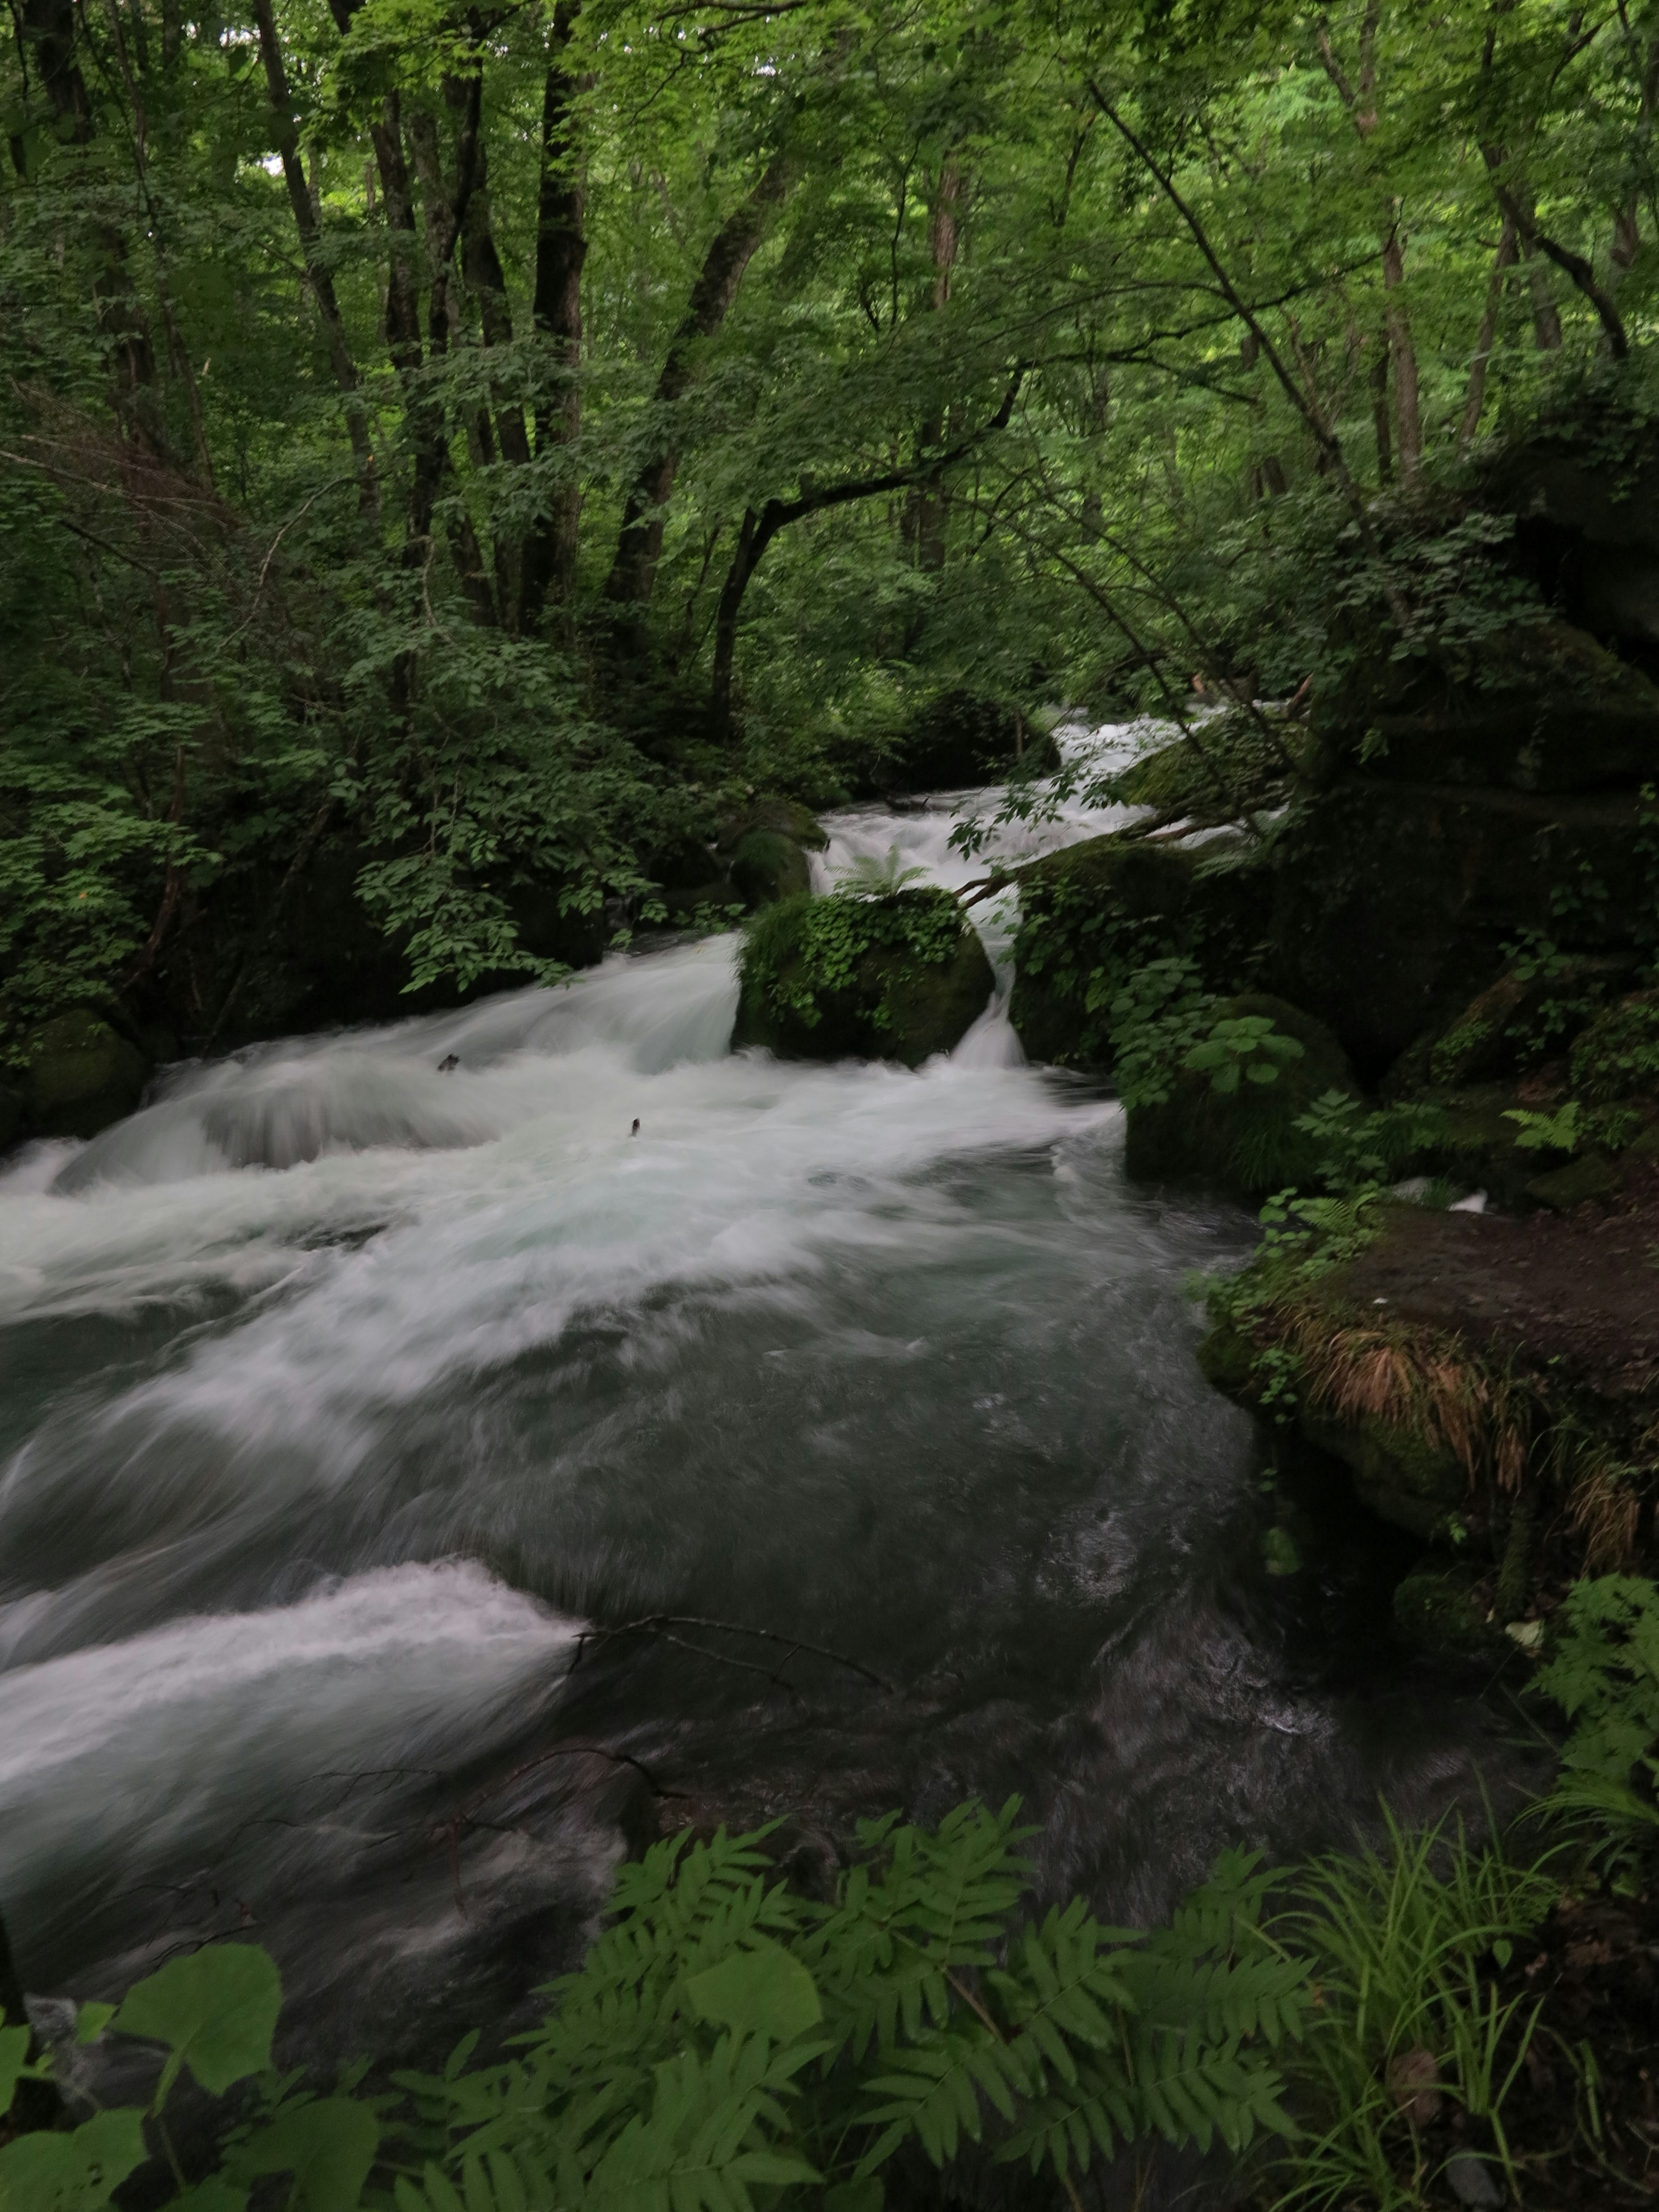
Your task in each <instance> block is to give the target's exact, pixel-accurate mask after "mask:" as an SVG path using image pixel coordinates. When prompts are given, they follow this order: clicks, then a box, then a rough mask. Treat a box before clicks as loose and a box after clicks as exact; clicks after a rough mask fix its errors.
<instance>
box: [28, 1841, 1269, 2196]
mask: <svg viewBox="0 0 1659 2212" xmlns="http://www.w3.org/2000/svg"><path fill="white" fill-rule="evenodd" d="M1017 1809H1018V1808H1017V1804H1016V1802H1012V1801H1011V1802H1010V1803H1009V1804H1008V1805H1006V1806H1005V1807H1004V1808H1003V1810H1002V1812H1001V1813H1000V1814H996V1815H994V1816H993V1815H992V1814H988V1813H987V1812H985V1811H984V1810H983V1809H982V1808H979V1807H977V1806H964V1807H963V1808H959V1809H958V1810H957V1812H955V1813H953V1814H950V1815H949V1816H948V1817H947V1818H946V1819H945V1820H944V1821H943V1822H942V1823H941V1824H940V1826H939V1828H938V1829H937V1830H936V1831H933V1832H928V1831H927V1830H924V1829H921V1828H917V1827H909V1826H901V1825H900V1824H899V1822H898V1820H897V1819H896V1817H891V1818H889V1819H887V1820H879V1821H874V1822H870V1823H867V1824H866V1825H865V1826H863V1827H862V1828H861V1829H860V1832H859V1846H858V1855H857V1857H856V1858H855V1860H854V1863H853V1864H852V1866H851V1867H849V1868H848V1869H847V1870H846V1872H845V1873H843V1875H842V1876H841V1878H840V1880H839V1881H838V1882H837V1884H836V1892H835V1894H834V1896H833V1897H832V1898H831V1899H829V1900H828V1901H824V1902H820V1901H817V1900H815V1899H809V1898H805V1897H803V1896H800V1895H799V1894H798V1893H795V1892H793V1891H792V1890H790V1889H789V1888H788V1887H787V1885H786V1884H785V1883H784V1882H783V1881H781V1880H779V1879H778V1878H777V1876H776V1875H775V1872H774V1870H773V1869H772V1868H771V1866H770V1865H769V1862H768V1860H767V1858H766V1856H765V1853H764V1851H763V1849H762V1848H761V1845H762V1844H763V1833H762V1834H760V1835H754V1836H744V1837H736V1838H732V1837H728V1836H727V1835H726V1832H725V1831H724V1830H722V1831H721V1832H720V1834H719V1835H717V1836H716V1837H715V1838H714V1839H713V1840H712V1841H710V1842H707V1843H700V1844H693V1843H691V1842H690V1839H689V1838H688V1837H686V1836H684V1835H682V1836H680V1837H677V1838H674V1839H672V1840H671V1841H669V1842H665V1843H662V1844H657V1845H655V1846H653V1849H652V1850H649V1851H648V1852H647V1854H646V1857H645V1858H644V1859H643V1861H642V1862H641V1863H638V1864H636V1865H631V1866H627V1867H624V1868H623V1869H622V1871H621V1874H620V1875H619V1876H618V1879H617V1889H616V1893H615V1895H614V1897H613V1899H612V1909H611V1920H610V1923H609V1924H608V1926H607V1927H606V1928H605V1930H604V1932H603V1933H602V1934H601V1936H599V1940H598V1942H596V1943H595V1944H594V1946H593V1948H592V1950H591V1951H590V1953H589V1954H588V1957H587V1959H586V1962H585V1963H584V1965H583V1966H582V1967H581V1968H580V1971H579V1972H576V1973H574V1974H571V1975H568V1976H567V1977H565V1978H564V1979H563V1980H562V1982H560V1983H558V1984H555V1986H554V1989H553V1991H552V1995H553V1996H554V1998H555V2000H556V2002H555V2004H554V2008H553V2009H552V2010H551V2011H550V2013H549V2015H548V2016H547V2018H546V2019H545V2021H544V2022H543V2023H542V2025H541V2026H540V2027H538V2028H537V2029H535V2030H534V2031H532V2033H529V2034H527V2035H526V2036H523V2037H520V2039H518V2046H519V2047H518V2051H517V2054H516V2055H515V2056H514V2057H512V2058H511V2059H509V2060H508V2061H507V2063H502V2064H497V2065H489V2066H483V2067H476V2068H475V2067H471V2066H470V2065H469V2063H468V2062H469V2060H470V2058H471V2052H472V2049H473V2047H474V2045H476V2042H477V2038H476V2036H474V2037H469V2038H467V2039H466V2040H465V2042H464V2043H463V2044H462V2045H460V2047H459V2050H458V2051H456V2053H455V2055H454V2057H453V2059H452V2061H451V2063H450V2064H449V2066H448V2067H447V2069H446V2070H445V2072H444V2074H443V2075H441V2076H437V2075H419V2074H406V2075H399V2076H398V2077H397V2086H398V2088H400V2089H401V2090H402V2091H403V2092H404V2097H405V2099H406V2103H405V2105H404V2107H403V2108H402V2110H401V2111H400V2112H396V2113H393V2114H390V2115H388V2114H387V2113H386V2111H385V2105H386V2100H375V2101H374V2103H373V2104H371V2103H369V2102H367V2101H364V2100H359V2099H357V2098H356V2097H355V2096H353V2095H350V2094H349V2093H346V2094H340V2095H336V2096H334V2097H329V2098H323V2099H318V2098H313V2097H309V2096H307V2095H306V2094H305V2093H301V2092H297V2091H296V2090H295V2086H294V2080H293V2077H289V2078H288V2079H287V2080H286V2081H284V2080H283V2079H281V2078H279V2077H276V2076H272V2075H270V2074H269V2073H268V2071H266V2069H269V2065H270V2043H271V2035H272V2032H273V2030H274V2028H275V2026H276V2013H277V2002H278V1998H279V1993H280V1992H279V1984H278V1983H277V1978H276V1968H275V1966H273V1965H272V1964H271V1962H270V1960H269V1959H268V1958H267V1957H266V1956H265V1954H264V1953H263V1952H261V1951H258V1950H255V1949H252V1948H248V1947H246V1946H240V1945H224V1946H222V1947H219V1948H216V1949H213V1950H208V1951H204V1952H201V1953H199V1954H197V1955H196V1956H195V1957H193V1958H188V1959H182V1960H174V1961H173V1962H172V1964H170V1965H169V1966H166V1967H164V1968H163V1969H162V1970H161V1972H160V1973H159V1974H156V1975H153V1976H152V1977H151V1978H149V1981H147V1982H143V1983H140V1984H138V1985H137V1987H136V1988H135V1989H134V1990H131V1991H130V1992H129V1994H128V1996H127V1998H126V2001H125V2003H124V2004H123V2006H122V2007H121V2008H120V2009H119V2011H118V2012H115V2013H114V2014H113V2016H112V2014H111V2008H109V2007H107V2006H89V2007H86V2008H83V2009H82V2015H81V2022H80V2031H81V2035H82V2040H86V2039H89V2038H90V2037H91V2036H92V2035H94V2034H97V2033H101V2032H103V2031H104V2030H105V2029H106V2027H107V2028H109V2029H112V2030H113V2031H114V2032H115V2033H131V2034H135V2035H143V2036H147V2037H149V2038H151V2039H155V2040H156V2041H159V2042H160V2043H161V2044H162V2045H164V2046H165V2048H166V2049H167V2053H168V2057H167V2063H166V2065H165V2068H164V2069H163V2073H162V2077H161V2084H160V2087H158V2090H157V2093H156V2097H155V2102H154V2104H153V2106H152V2108H151V2112H152V2116H153V2117H154V2118H156V2119H158V2120H159V2118H160V2115H161V2111H162V2108H163V2106H165V2104H166V2101H167V2094H168V2092H169V2090H170V2089H171V2087H172V2083H173V2079H174V2077H175V2076H176V2075H177V2073H178V2071H179V2067H180V2065H186V2066H188V2067H189V2068H190V2069H191V2072H192V2073H193V2074H194V2075H195V2076H196V2078H197V2081H198V2082H200V2084H201V2085H202V2087H204V2088H205V2089H207V2090H208V2091H210V2093H214V2094H222V2093H223V2092H224V2091H225V2090H227V2089H228V2088H229V2087H232V2086H233V2085H234V2084H235V2083H237V2082H239V2081H246V2080H248V2079H249V2077H250V2076H253V2075H262V2077H263V2079H262V2086H261V2088H260V2090H259V2092H258V2107H257V2110H256V2112H255V2114H254V2116H253V2118H252V2121H251V2123H250V2122H245V2123H244V2124H242V2125H241V2126H240V2128H239V2129H237V2130H234V2131H233V2133H232V2134H231V2135H230V2136H228V2138H227V2145H226V2148H225V2152H224V2156H223V2161H222V2168H221V2172H220V2173H219V2175H218V2176H217V2177H216V2179H214V2180H210V2181H208V2182H206V2183H204V2184H201V2185H198V2186H197V2189H196V2190H195V2191H188V2192H186V2193H185V2194H184V2195H181V2196H180V2197H178V2198H175V2199H174V2200H173V2201H174V2203H176V2204H177V2205H178V2206H179V2212H184V2208H185V2206H186V2205H188V2206H190V2207H191V2212H243V2208H244V2207H245V2206H246V2201H247V2197H246V2191H247V2188H248V2185H249V2184H250V2183H251V2182H252V2180H253V2179H255V2178H256V2177H258V2176H260V2175H262V2174H265V2173H276V2172H291V2173H293V2174H294V2176H295V2183H294V2188H293V2193H292V2195H291V2197H290V2199H289V2202H290V2204H292V2205H293V2206H294V2207H295V2208H296V2212H353V2208H355V2207H356V2206H357V2204H358V2203H359V2201H360V2197H361V2195H362V2191H363V2189H364V2185H365V2182H366V2180H367V2179H368V2174H369V2172H370V2169H371V2167H372V2166H373V2165H374V2161H375V2160H376V2158H377V2156H379V2157H380V2158H381V2159H382V2160H384V2162H385V2166H386V2171H387V2172H388V2178H389V2193H388V2190H386V2189H371V2190H370V2191H369V2193H368V2198H367V2200H366V2201H368V2202H369V2203H374V2204H377V2205H386V2206H389V2207H395V2208H396V2212H532V2208H534V2209H535V2212H551V2208H554V2207H564V2206H574V2205H577V2204H580V2205H586V2206H594V2207H599V2206H606V2205H612V2206H615V2207H617V2212H670V2208H672V2212H751V2207H752V2206H753V2204H754V2203H755V2201H756V2195H755V2192H758V2193H759V2195H760V2196H761V2198H762V2201H763V2202H770V2203H776V2202H777V2201H778V2196H777V2192H780V2191H783V2192H788V2191H796V2190H805V2189H811V2191H813V2193H814V2197H815V2199H816V2197H817V2195H818V2193H819V2192H820V2191H823V2192H827V2193H826V2194H825V2196H824V2201H825V2202H826V2203H829V2204H830V2205H832V2206H834V2207H836V2212H879V2206H880V2203H881V2201H882V2182H881V2176H882V2173H883V2172H884V2169H885V2168H886V2167H887V2166H888V2165H889V2164H890V2161H891V2160H893V2159H894V2158H895V2157H896V2155H897V2154H898V2153H899V2152H900V2151H901V2150H903V2149H905V2148H907V2147H908V2146H910V2145H912V2144H914V2145H915V2146H917V2147H918V2148H920V2150H921V2153H922V2154H923V2155H924V2156H926V2157H927V2159H928V2160H931V2161H932V2162H933V2164H934V2165H935V2166H944V2165H945V2164H946V2163H947V2162H948V2161H949V2160H951V2158H952V2157H953V2156H954V2155H955V2154H956V2153H957V2149H958V2148H959V2147H960V2145H961V2143H962V2142H963V2139H964V2138H967V2139H968V2140H969V2141H973V2142H979V2141H981V2140H982V2139H985V2138H986V2137H987V2135H988V2136H991V2137H992V2138H993V2139H994V2143H995V2148H994V2157H995V2158H996V2159H997V2160H1000V2161H1003V2162H1012V2161H1019V2162H1023V2163H1025V2164H1027V2165H1029V2166H1030V2167H1031V2169H1032V2170H1033V2171H1036V2170H1039V2169H1042V2168H1044V2167H1048V2168H1050V2169H1052V2170H1054V2172H1057V2173H1058V2174H1059V2175H1060V2177H1061V2178H1062V2179H1064V2178H1065V2177H1066V2176H1067V2175H1068V2174H1069V2173H1070V2172H1071V2171H1072V2170H1073V2168H1078V2169H1080V2170H1086V2169H1087V2168H1088V2166H1090V2164H1091V2160H1093V2158H1094V2157H1095V2156H1096V2155H1097V2154H1099V2155H1102V2156H1105V2157H1110V2156H1111V2155H1112V2154H1114V2153H1115V2151H1116V2150H1117V2149H1118V2148H1120V2147H1121V2145H1122V2144H1124V2143H1125V2142H1133V2141H1134V2140H1136V2139H1137V2138H1139V2137H1140V2136H1145V2135H1146V2134H1148V2133H1150V2132H1155V2133H1157V2134H1158V2135H1160V2136H1164V2138H1165V2139H1166V2140H1168V2141H1169V2142H1176V2143H1181V2142H1189V2141H1191V2142H1197V2143H1198V2144H1199V2145H1200V2146H1202V2147H1207V2146H1208V2145H1209V2144H1210V2143H1211V2142H1213V2141H1216V2140H1219V2141H1220V2142H1224V2143H1225V2144H1226V2145H1227V2146H1228V2147H1229V2148H1232V2149H1233V2150H1235V2151H1238V2150H1242V2149H1243V2148H1245V2147H1246V2146H1247V2145H1248V2144H1249V2142H1251V2141H1252V2140H1253V2138H1254V2137H1255V2135H1256V2133H1257V2132H1258V2131H1259V2130H1269V2131H1282V2130H1283V2129H1284V2128H1285V2125H1286V2122H1285V2117H1284V2114H1283V2112H1281V2110H1280V2107H1279V2066H1278V2057H1277V2054H1278V2053H1279V2051H1281V2050H1282V2048H1283V2047H1284V2045H1285V2044H1286V2043H1287V2041H1291V2040H1294V2039H1295V2038H1296V2037H1297V2035H1299V2034H1300V2033H1302V2031H1303V2026H1304V2009H1305V2005H1304V1981H1305V1978H1306V1974H1305V1969H1304V1966H1303V1965H1302V1963H1301V1962H1300V1961H1299V1960H1297V1959H1295V1958H1293V1957H1291V1956H1290V1955H1289V1954H1287V1953H1286V1952H1285V1950H1284V1948H1282V1947H1281V1946H1279V1945H1276V1944H1273V1943H1272V1942H1268V1941H1267V1940H1266V1938H1265V1937H1264V1936H1263V1934H1262V1931H1261V1915H1262V1909H1263V1901H1264V1898H1265V1894H1266V1891H1267V1876H1266V1875H1263V1874H1261V1872H1259V1871H1258V1870H1257V1869H1256V1866H1255V1860H1254V1859H1252V1858H1249V1857H1243V1856H1242V1855H1239V1854H1237V1853H1234V1854H1230V1855H1228V1856H1227V1857H1225V1858H1224V1859H1223V1860H1222V1862H1221V1863H1220V1865H1219V1866H1218V1869H1217V1870H1216V1873H1215V1875H1213V1877H1212V1879H1211V1881H1208V1882H1207V1883H1206V1884H1205V1886H1204V1887H1202V1888H1201V1889H1200V1890H1199V1891H1197V1892H1196V1893H1194V1896H1193V1897H1192V1898H1190V1899H1188V1902H1187V1903H1186V1904H1185V1905H1183V1906H1182V1908H1181V1909H1180V1911H1177V1912H1176V1915H1175V1917H1174V1918H1173V1919H1172V1921H1171V1923H1170V1925H1169V1926H1168V1927H1167V1928H1164V1929H1156V1930H1153V1931H1152V1932H1150V1933H1147V1934H1139V1935H1138V1934H1135V1933H1133V1932H1130V1931H1126V1930H1122V1929H1105V1928H1103V1927H1102V1926H1100V1924H1099V1923H1097V1921H1095V1920H1094V1919H1093V1918H1092V1917H1091V1915H1090V1914H1089V1912H1088V1911H1087V1909H1086V1907H1085V1905H1083V1903H1082V1902H1081V1901H1077V1902H1074V1903H1073V1904H1072V1905H1068V1906H1067V1907H1066V1908H1065V1909H1064V1910H1063V1911H1062V1910H1060V1909H1058V1908H1056V1909H1055V1910H1054V1911H1050V1912H1049V1913H1048V1915H1047V1917H1045V1918H1044V1919H1043V1920H1042V1922H1041V1923H1024V1924H1021V1923H1020V1913H1019V1907H1020V1900H1021V1898H1022V1895H1023V1893H1024V1889H1025V1886H1026V1883H1027V1881H1028V1880H1029V1877H1030V1873H1031V1869H1030V1865H1029V1864H1028V1863H1027V1862H1026V1861H1025V1860H1024V1859H1023V1858H1022V1857H1020V1856H1019V1850H1018V1846H1019V1844H1020V1842H1021V1840H1022V1838H1023V1836H1024V1834H1025V1833H1027V1832H1028V1831H1023V1830H1021V1829H1019V1828H1018V1826H1016V1816H1017ZM26 2044H27V2030H24V2029H21V2028H13V2029H6V2030H0V2069H3V2068H6V2067H9V2069H10V2075H9V2078H8V2077H6V2076H5V2075H0V2087H3V2089H4V2091H5V2093H6V2094H7V2095H9V2090H10V2082H11V2079H15V2076H16V2075H17V2074H18V2072H19V2071H20V2070H21V2069H22V2059H23V2047H24V2046H25V2045H26ZM143 2120H144V2115H143V2114H141V2113H139V2112H133V2111H124V2112H105V2113H101V2114H100V2115H98V2117H97V2118H95V2119H94V2120H93V2121H89V2122H88V2123H87V2124H86V2125H85V2126H83V2127H82V2128H81V2129H79V2130H76V2131H74V2132H73V2133H70V2132H64V2133H59V2134H40V2133H36V2134H31V2135H25V2136H19V2137H18V2138H17V2139H16V2140H15V2142H11V2143H9V2144H8V2145H7V2146H6V2147H5V2148H4V2149H3V2150H0V2207H3V2208H5V2212H45V2208H46V2207H47V2206H49V2205H50V2206H53V2207H55V2208H56V2212H99V2208H101V2207H103V2206H105V2205H107V2204H108V2203H110V2201H111V2195H112V2191H113V2190H114V2189H115V2188H116V2187H117V2186H118V2185H119V2183H120V2181H121V2180H122V2179H125V2177H126V2175H128V2174H129V2173H131V2172H133V2171H134V2170H135V2169H136V2168H137V2166H139V2165H140V2164H141V2163H142V2162H143V2160H144V2157H145V2155H146V2150H147V2145H146V2141H145V2136H144V2132H143Z"/></svg>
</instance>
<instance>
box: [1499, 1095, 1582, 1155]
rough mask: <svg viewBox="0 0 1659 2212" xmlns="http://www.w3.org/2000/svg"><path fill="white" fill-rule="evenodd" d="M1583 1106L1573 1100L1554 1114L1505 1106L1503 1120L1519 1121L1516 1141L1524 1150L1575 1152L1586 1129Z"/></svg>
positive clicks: (1517, 1122)
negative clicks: (1581, 1119) (1583, 1124)
mask: <svg viewBox="0 0 1659 2212" xmlns="http://www.w3.org/2000/svg"><path fill="white" fill-rule="evenodd" d="M1582 1114H1583V1108H1582V1107H1581V1106H1580V1105H1579V1103H1578V1102H1577V1099H1576V1098H1575V1099H1570V1100H1569V1101H1568V1103H1566V1104H1565V1106H1561V1107H1558V1109H1556V1111H1555V1112H1554V1113H1553V1114H1539V1113H1534V1111H1532V1109H1530V1108H1528V1107H1524V1106H1510V1107H1506V1108H1505V1109H1504V1120H1505V1121H1513V1122H1514V1123H1515V1124H1516V1132H1515V1141H1516V1144H1517V1145H1519V1146H1520V1147H1521V1149H1522V1152H1577V1149H1578V1144H1579V1139H1580V1137H1581V1135H1582V1134H1583V1131H1582V1129H1581V1127H1580V1117H1581V1115H1582Z"/></svg>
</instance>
